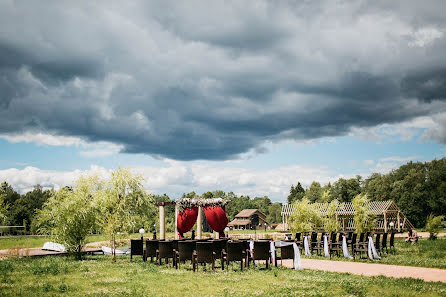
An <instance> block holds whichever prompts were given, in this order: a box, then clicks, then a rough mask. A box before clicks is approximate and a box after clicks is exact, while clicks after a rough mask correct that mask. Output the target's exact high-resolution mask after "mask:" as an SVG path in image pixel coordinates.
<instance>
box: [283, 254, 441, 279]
mask: <svg viewBox="0 0 446 297" xmlns="http://www.w3.org/2000/svg"><path fill="white" fill-rule="evenodd" d="M278 264H280V260H278ZM282 265H283V266H285V267H289V268H292V267H293V260H283V264H282ZM302 267H303V268H304V269H313V270H323V271H331V272H347V273H352V274H359V275H365V276H377V275H383V276H387V277H396V278H403V277H410V278H418V279H422V280H424V281H428V282H443V283H446V269H438V268H425V267H414V266H401V265H387V264H376V263H360V262H344V261H330V260H314V259H302Z"/></svg>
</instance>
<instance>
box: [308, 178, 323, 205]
mask: <svg viewBox="0 0 446 297" xmlns="http://www.w3.org/2000/svg"><path fill="white" fill-rule="evenodd" d="M305 198H307V199H308V200H310V202H311V203H314V202H316V201H320V200H321V198H322V188H321V184H320V183H318V182H316V181H314V182H312V183H311V185H310V188H309V189H308V190H307V191H306V192H305Z"/></svg>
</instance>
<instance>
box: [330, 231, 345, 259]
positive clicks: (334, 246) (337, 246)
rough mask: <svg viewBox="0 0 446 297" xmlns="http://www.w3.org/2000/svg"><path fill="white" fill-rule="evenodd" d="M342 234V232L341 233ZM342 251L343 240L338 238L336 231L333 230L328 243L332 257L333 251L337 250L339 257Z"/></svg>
mask: <svg viewBox="0 0 446 297" xmlns="http://www.w3.org/2000/svg"><path fill="white" fill-rule="evenodd" d="M341 234H342V233H341ZM341 251H342V242H339V241H337V240H336V233H335V232H333V233H331V234H330V242H329V244H328V252H329V254H330V259H331V257H332V254H333V252H336V255H337V256H338V257H339V255H340V253H339V252H341Z"/></svg>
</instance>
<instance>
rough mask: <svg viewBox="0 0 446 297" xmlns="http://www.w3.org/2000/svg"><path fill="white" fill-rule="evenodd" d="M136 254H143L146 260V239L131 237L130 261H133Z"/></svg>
mask: <svg viewBox="0 0 446 297" xmlns="http://www.w3.org/2000/svg"><path fill="white" fill-rule="evenodd" d="M134 255H141V256H142V259H143V261H145V256H144V241H143V240H142V239H130V261H132V259H133V256H134Z"/></svg>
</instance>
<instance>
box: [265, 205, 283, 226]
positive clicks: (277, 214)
mask: <svg viewBox="0 0 446 297" xmlns="http://www.w3.org/2000/svg"><path fill="white" fill-rule="evenodd" d="M268 212H269V214H268V216H267V217H266V220H267V221H268V222H269V223H279V222H281V221H282V216H281V212H282V203H279V202H274V203H271V205H270V206H269V207H268Z"/></svg>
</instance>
